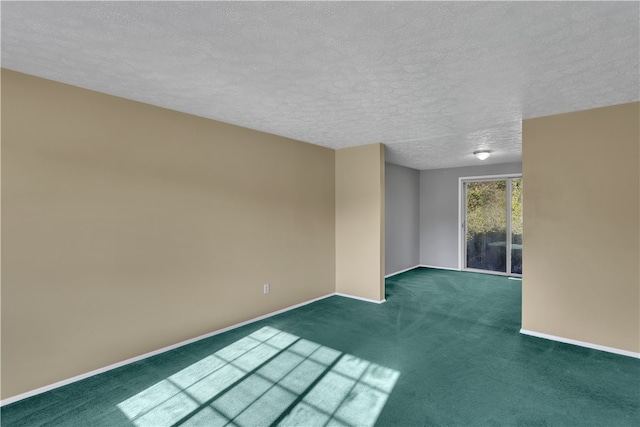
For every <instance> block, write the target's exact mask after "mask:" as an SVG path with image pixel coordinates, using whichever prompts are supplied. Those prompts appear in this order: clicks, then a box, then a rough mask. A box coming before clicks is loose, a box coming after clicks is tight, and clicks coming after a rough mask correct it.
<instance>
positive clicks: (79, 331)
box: [2, 70, 335, 398]
mask: <svg viewBox="0 0 640 427" xmlns="http://www.w3.org/2000/svg"><path fill="white" fill-rule="evenodd" d="M334 173H335V171H334V151H333V150H330V149H326V148H322V147H318V146H314V145H309V144H304V143H301V142H298V141H293V140H289V139H286V138H282V137H277V136H274V135H268V134H265V133H261V132H256V131H251V130H248V129H243V128H239V127H236V126H232V125H227V124H223V123H219V122H215V121H212V120H206V119H202V118H198V117H194V116H190V115H187V114H181V113H177V112H174V111H169V110H164V109H161V108H156V107H152V106H149V105H145V104H141V103H137V102H133V101H128V100H125V99H122V98H117V97H112V96H108V95H104V94H100V93H97V92H91V91H88V90H84V89H79V88H76V87H71V86H67V85H63V84H59V83H54V82H51V81H47V80H43V79H38V78H35V77H30V76H27V75H23V74H19V73H15V72H11V71H7V70H3V71H2V197H3V200H2V249H3V253H2V255H3V259H2V267H3V269H2V398H6V397H9V396H13V395H16V394H19V393H22V392H25V391H28V390H31V389H34V388H37V387H41V386H44V385H47V384H50V383H53V382H55V381H59V380H63V379H67V378H70V377H72V376H74V375H78V374H81V373H85V372H88V371H90V370H93V369H96V368H100V367H104V366H106V365H109V364H112V363H115V362H118V361H121V360H123V359H127V358H130V357H133V356H137V355H140V354H143V353H145V352H148V351H152V350H156V349H158V348H161V347H164V346H167V345H170V344H174V343H176V342H179V341H181V340H185V339H188V338H191V337H195V336H198V335H200V334H204V333H207V332H211V331H214V330H216V329H219V328H222V327H225V326H229V325H232V324H234V323H237V322H240V321H244V320H247V319H250V318H253V317H256V316H259V315H262V314H265V313H269V312H273V311H275V310H278V309H281V308H283V307H288V306H291V305H293V304H296V303H299V302H303V301H307V300H310V299H312V298H315V297H319V296H322V295H326V294H330V293H333V292H335V240H334V238H335V237H334V236H335V234H334V230H335V226H334V215H335V210H334V208H335V206H334V203H335V193H334V188H335V187H334V179H335V175H334ZM265 282H270V283H271V293H270V294H268V295H263V293H262V285H263V283H265Z"/></svg>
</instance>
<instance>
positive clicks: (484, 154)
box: [473, 150, 491, 160]
mask: <svg viewBox="0 0 640 427" xmlns="http://www.w3.org/2000/svg"><path fill="white" fill-rule="evenodd" d="M473 155H474V156H476V158H478V159H480V160H486V159H488V158H489V156H490V155H491V151H489V150H478V151H474V152H473Z"/></svg>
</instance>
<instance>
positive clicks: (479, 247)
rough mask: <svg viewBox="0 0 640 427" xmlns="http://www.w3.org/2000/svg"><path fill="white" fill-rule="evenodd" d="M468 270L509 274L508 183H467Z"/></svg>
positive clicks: (504, 181)
mask: <svg viewBox="0 0 640 427" xmlns="http://www.w3.org/2000/svg"><path fill="white" fill-rule="evenodd" d="M466 204H467V206H466V227H465V229H466V239H465V240H466V268H474V269H479V270H490V271H497V272H503V273H506V272H507V181H506V180H503V181H476V182H467V183H466Z"/></svg>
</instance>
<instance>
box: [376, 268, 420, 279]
mask: <svg viewBox="0 0 640 427" xmlns="http://www.w3.org/2000/svg"><path fill="white" fill-rule="evenodd" d="M419 267H421V265H420V264H418V265H414V266H413V267H409V268H405V269H404V270H400V271H396V272H395V273H391V274H387V275H386V276H384V278H385V279H386V278H387V277H391V276H395V275H396V274H400V273H405V272H407V271H411V270H415V269H416V268H419Z"/></svg>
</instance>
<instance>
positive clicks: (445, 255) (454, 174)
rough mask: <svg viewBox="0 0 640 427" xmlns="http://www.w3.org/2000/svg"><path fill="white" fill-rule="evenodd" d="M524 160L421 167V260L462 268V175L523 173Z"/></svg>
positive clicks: (423, 262) (422, 261)
mask: <svg viewBox="0 0 640 427" xmlns="http://www.w3.org/2000/svg"><path fill="white" fill-rule="evenodd" d="M521 172H522V163H504V164H499V165H483V166H470V167H464V168H450V169H431V170H424V171H420V264H422V265H429V266H434V267H446V268H458V227H459V224H460V221H459V219H458V178H459V177H461V176H465V177H466V176H482V175H502V174H509V173H521Z"/></svg>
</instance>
